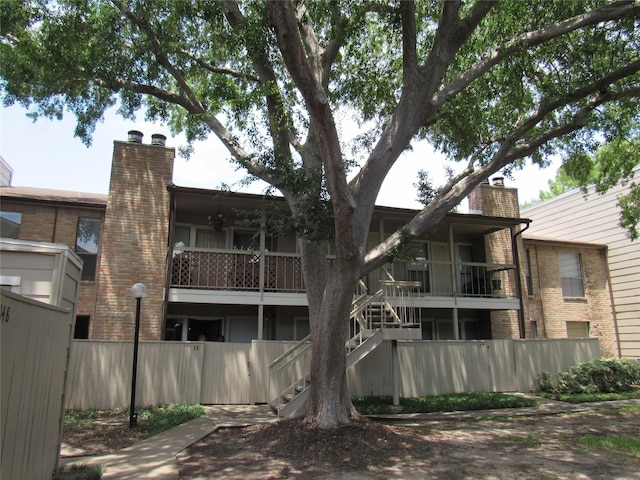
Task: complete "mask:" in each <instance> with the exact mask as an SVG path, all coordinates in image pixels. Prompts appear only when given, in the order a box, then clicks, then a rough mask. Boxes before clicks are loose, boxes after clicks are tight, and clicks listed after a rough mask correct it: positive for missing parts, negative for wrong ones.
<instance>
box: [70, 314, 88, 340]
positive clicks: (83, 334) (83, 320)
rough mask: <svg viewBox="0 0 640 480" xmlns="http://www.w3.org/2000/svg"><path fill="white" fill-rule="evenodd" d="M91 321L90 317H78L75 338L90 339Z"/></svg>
mask: <svg viewBox="0 0 640 480" xmlns="http://www.w3.org/2000/svg"><path fill="white" fill-rule="evenodd" d="M89 319H90V317H89V316H88V315H78V316H77V317H76V327H75V330H74V332H73V338H77V339H87V338H89Z"/></svg>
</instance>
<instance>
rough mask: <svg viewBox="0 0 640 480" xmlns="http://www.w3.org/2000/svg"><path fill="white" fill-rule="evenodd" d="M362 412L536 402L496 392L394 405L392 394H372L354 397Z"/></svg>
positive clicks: (417, 399) (433, 397) (426, 410)
mask: <svg viewBox="0 0 640 480" xmlns="http://www.w3.org/2000/svg"><path fill="white" fill-rule="evenodd" d="M351 400H352V402H353V406H354V407H355V408H356V410H358V412H360V414H362V415H380V414H398V413H401V414H407V413H430V412H456V411H462V410H486V409H493V408H520V407H533V406H535V405H537V402H536V401H534V400H531V399H528V398H524V397H519V396H514V395H507V394H503V393H494V392H467V393H451V394H444V395H427V396H424V397H401V398H400V405H395V406H394V405H393V401H392V398H391V397H387V396H382V397H377V396H371V397H355V398H352V399H351Z"/></svg>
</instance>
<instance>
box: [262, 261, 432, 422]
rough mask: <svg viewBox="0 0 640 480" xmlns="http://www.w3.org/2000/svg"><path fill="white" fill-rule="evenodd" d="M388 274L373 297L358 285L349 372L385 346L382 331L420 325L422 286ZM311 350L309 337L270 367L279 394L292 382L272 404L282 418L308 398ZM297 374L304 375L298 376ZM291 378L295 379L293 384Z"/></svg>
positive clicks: (348, 344) (348, 347) (349, 344)
mask: <svg viewBox="0 0 640 480" xmlns="http://www.w3.org/2000/svg"><path fill="white" fill-rule="evenodd" d="M384 271H385V273H386V275H387V278H388V280H381V282H380V283H381V285H382V288H381V289H380V290H378V291H377V292H376V293H374V294H373V295H369V294H368V293H367V287H366V285H365V284H364V282H363V281H362V280H359V281H358V290H357V291H356V293H355V294H354V300H353V302H352V308H351V312H350V316H349V318H350V321H351V323H350V332H349V338H348V339H347V340H346V341H345V348H346V350H347V365H348V368H351V367H352V366H353V365H355V364H356V363H357V362H359V361H360V360H361V359H362V358H364V357H365V356H366V355H368V354H369V353H370V352H371V351H373V350H374V349H375V348H376V347H377V346H378V345H379V344H380V343H382V340H383V335H382V329H384V328H389V327H396V328H397V327H404V326H407V327H410V326H416V325H419V320H418V322H416V318H415V308H414V307H413V304H412V303H413V302H412V301H411V300H412V298H413V293H412V292H413V290H415V291H416V292H417V291H418V289H419V287H420V282H398V281H396V280H395V279H393V277H392V276H391V274H390V273H389V272H388V271H387V270H386V269H385V270H384ZM310 348H311V339H310V336H307V337H305V338H304V339H302V340H301V341H299V342H298V343H297V344H296V345H294V346H293V347H291V348H290V349H289V350H287V351H286V352H284V353H283V354H282V355H280V356H278V357H277V358H276V359H275V360H273V361H272V362H271V363H270V364H269V371H270V384H271V385H272V381H273V376H274V374H277V376H278V384H277V386H276V388H277V389H278V390H280V388H281V386H282V384H283V383H285V382H290V383H288V385H287V386H286V387H285V388H284V389H283V390H282V391H281V392H280V393H279V394H278V395H277V396H276V397H275V398H274V399H273V400H272V401H271V402H270V405H271V407H272V408H273V409H274V410H275V411H276V412H277V413H278V416H283V415H285V413H284V412H285V410H286V411H289V413H293V412H295V411H296V410H297V409H298V408H300V407H301V406H302V402H304V400H305V399H306V397H307V396H308V388H309V383H310V382H309V366H308V356H307V355H306V354H307V353H308V351H309V350H310ZM295 371H298V372H300V371H302V372H304V373H298V374H297V376H295V375H296V373H295ZM285 375H288V379H287V380H283V379H284V378H285ZM291 378H294V380H293V381H292V382H291V380H290V379H291Z"/></svg>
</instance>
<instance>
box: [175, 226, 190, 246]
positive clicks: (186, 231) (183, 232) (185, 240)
mask: <svg viewBox="0 0 640 480" xmlns="http://www.w3.org/2000/svg"><path fill="white" fill-rule="evenodd" d="M173 245H174V247H176V248H180V247H189V246H191V228H189V227H183V226H176V230H175V232H174V234H173Z"/></svg>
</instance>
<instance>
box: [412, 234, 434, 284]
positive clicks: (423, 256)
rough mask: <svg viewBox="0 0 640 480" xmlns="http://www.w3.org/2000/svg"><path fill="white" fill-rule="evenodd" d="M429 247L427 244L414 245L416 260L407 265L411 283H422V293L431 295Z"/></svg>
mask: <svg viewBox="0 0 640 480" xmlns="http://www.w3.org/2000/svg"><path fill="white" fill-rule="evenodd" d="M428 247H429V245H428V244H426V243H413V244H412V245H411V248H412V249H413V250H412V251H413V254H414V260H413V262H411V263H409V264H408V265H407V276H408V280H409V281H411V282H420V291H421V292H425V293H429V292H430V291H431V282H430V281H429V264H428V263H427V262H428V261H429V248H428Z"/></svg>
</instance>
